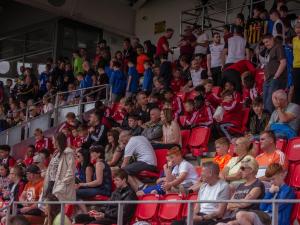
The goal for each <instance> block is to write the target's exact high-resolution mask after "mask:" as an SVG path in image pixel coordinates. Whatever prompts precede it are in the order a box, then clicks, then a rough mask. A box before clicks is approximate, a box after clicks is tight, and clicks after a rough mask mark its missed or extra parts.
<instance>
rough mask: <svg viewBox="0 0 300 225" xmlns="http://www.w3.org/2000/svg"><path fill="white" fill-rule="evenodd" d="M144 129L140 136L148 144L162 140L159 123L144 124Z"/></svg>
mask: <svg viewBox="0 0 300 225" xmlns="http://www.w3.org/2000/svg"><path fill="white" fill-rule="evenodd" d="M145 126H146V128H145V129H144V131H143V132H142V135H143V136H145V137H146V138H147V139H148V140H149V141H150V142H151V141H158V140H160V139H161V138H162V136H163V133H162V124H161V122H158V123H152V122H147V123H146V124H145Z"/></svg>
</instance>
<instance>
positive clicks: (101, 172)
mask: <svg viewBox="0 0 300 225" xmlns="http://www.w3.org/2000/svg"><path fill="white" fill-rule="evenodd" d="M104 157H105V152H104V148H103V147H102V146H101V145H92V146H91V147H90V158H91V162H92V166H93V169H92V170H88V171H87V172H92V176H90V174H88V173H87V174H86V182H82V183H79V184H77V190H76V196H77V199H87V198H90V197H94V196H96V195H104V196H110V195H111V190H112V186H111V181H112V176H111V170H110V167H109V165H108V164H107V163H106V162H105V161H104ZM90 177H91V178H92V179H91V181H90V182H89V179H88V178H90Z"/></svg>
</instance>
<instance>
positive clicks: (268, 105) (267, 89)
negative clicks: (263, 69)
mask: <svg viewBox="0 0 300 225" xmlns="http://www.w3.org/2000/svg"><path fill="white" fill-rule="evenodd" d="M279 89H280V82H279V80H278V79H270V80H267V81H265V82H264V86H263V101H264V109H265V110H267V111H268V112H269V113H270V114H272V112H273V111H274V105H273V102H272V94H273V92H274V91H277V90H279Z"/></svg>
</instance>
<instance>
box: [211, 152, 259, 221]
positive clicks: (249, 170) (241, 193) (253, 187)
mask: <svg viewBox="0 0 300 225" xmlns="http://www.w3.org/2000/svg"><path fill="white" fill-rule="evenodd" d="M257 171H258V163H257V161H256V160H255V159H254V158H253V157H252V156H246V157H245V158H244V159H243V160H242V161H241V167H240V173H241V177H242V178H243V179H244V180H245V183H242V184H240V185H239V186H238V187H237V188H236V190H235V192H234V194H233V196H232V198H231V199H232V200H254V199H262V198H263V197H264V195H265V187H264V184H263V183H262V182H261V181H260V180H259V179H257V178H256V174H257ZM241 210H246V211H253V210H259V204H257V203H242V202H241V203H228V204H227V209H226V214H227V216H226V218H224V219H222V220H220V221H218V223H217V225H225V224H227V225H236V224H240V223H238V222H237V216H236V215H237V212H238V211H241Z"/></svg>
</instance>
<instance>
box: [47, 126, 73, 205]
mask: <svg viewBox="0 0 300 225" xmlns="http://www.w3.org/2000/svg"><path fill="white" fill-rule="evenodd" d="M54 144H55V148H56V151H55V152H54V154H53V157H52V159H51V161H50V163H49V166H48V170H47V173H46V176H45V180H44V187H43V196H44V197H46V196H47V194H53V195H55V196H56V197H57V198H58V199H59V200H60V201H75V199H76V191H75V189H76V188H75V156H74V151H73V149H71V148H69V147H67V137H66V136H65V135H64V134H63V133H62V132H59V133H58V134H57V136H56V137H55V139H54Z"/></svg>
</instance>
